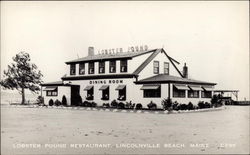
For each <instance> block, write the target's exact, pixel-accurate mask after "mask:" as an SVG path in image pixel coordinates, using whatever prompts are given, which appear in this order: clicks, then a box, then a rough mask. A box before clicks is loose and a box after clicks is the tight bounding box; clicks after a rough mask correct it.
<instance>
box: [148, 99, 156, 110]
mask: <svg viewBox="0 0 250 155" xmlns="http://www.w3.org/2000/svg"><path fill="white" fill-rule="evenodd" d="M147 106H148V109H156V108H157V105H156V104H155V103H154V102H153V101H151V102H150V103H149V104H148V105H147Z"/></svg>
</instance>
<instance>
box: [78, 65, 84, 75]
mask: <svg viewBox="0 0 250 155" xmlns="http://www.w3.org/2000/svg"><path fill="white" fill-rule="evenodd" d="M83 74H85V64H84V63H80V64H79V75H83Z"/></svg>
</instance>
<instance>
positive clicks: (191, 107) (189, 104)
mask: <svg viewBox="0 0 250 155" xmlns="http://www.w3.org/2000/svg"><path fill="white" fill-rule="evenodd" d="M187 109H188V110H193V109H194V105H193V103H192V102H189V103H188V105H187Z"/></svg>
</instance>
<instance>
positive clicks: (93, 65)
mask: <svg viewBox="0 0 250 155" xmlns="http://www.w3.org/2000/svg"><path fill="white" fill-rule="evenodd" d="M94 73H95V62H89V74H94Z"/></svg>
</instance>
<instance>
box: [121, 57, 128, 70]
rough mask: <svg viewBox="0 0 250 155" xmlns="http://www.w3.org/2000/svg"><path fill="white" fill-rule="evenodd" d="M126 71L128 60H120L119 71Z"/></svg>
mask: <svg viewBox="0 0 250 155" xmlns="http://www.w3.org/2000/svg"><path fill="white" fill-rule="evenodd" d="M127 71H128V61H127V60H121V72H127Z"/></svg>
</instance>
